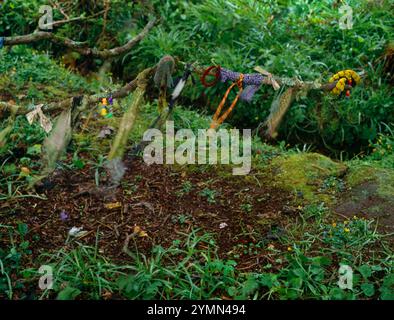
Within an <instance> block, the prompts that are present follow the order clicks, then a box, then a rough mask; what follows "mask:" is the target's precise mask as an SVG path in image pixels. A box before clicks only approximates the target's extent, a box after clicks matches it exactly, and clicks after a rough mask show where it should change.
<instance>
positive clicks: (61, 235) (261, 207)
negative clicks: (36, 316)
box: [0, 159, 296, 269]
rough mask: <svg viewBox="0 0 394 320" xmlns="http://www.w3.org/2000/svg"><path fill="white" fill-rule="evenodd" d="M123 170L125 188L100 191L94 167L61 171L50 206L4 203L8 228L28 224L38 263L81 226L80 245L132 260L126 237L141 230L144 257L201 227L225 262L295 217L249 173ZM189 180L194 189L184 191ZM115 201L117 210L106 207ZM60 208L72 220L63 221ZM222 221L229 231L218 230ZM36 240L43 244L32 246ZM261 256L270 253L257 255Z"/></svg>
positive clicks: (244, 260)
mask: <svg viewBox="0 0 394 320" xmlns="http://www.w3.org/2000/svg"><path fill="white" fill-rule="evenodd" d="M126 166H127V168H128V171H127V173H126V176H125V178H124V179H123V183H122V185H121V186H119V187H118V188H116V189H114V190H108V189H105V188H104V187H103V186H101V187H100V188H97V187H96V185H95V179H94V173H95V170H94V169H93V168H86V169H84V170H80V171H75V172H72V171H68V172H62V173H58V174H56V175H55V176H54V177H53V178H52V180H51V184H53V187H52V189H50V190H46V191H44V192H43V195H45V197H47V199H48V200H40V199H37V198H24V199H19V200H15V201H14V202H13V203H10V202H8V203H5V204H3V205H1V206H0V214H1V216H2V219H3V220H5V221H3V223H4V224H8V225H16V224H17V223H19V222H23V223H26V224H27V225H28V227H29V230H30V231H29V234H28V237H29V238H30V240H31V241H32V244H33V245H34V249H33V256H34V257H35V256H37V255H39V254H40V253H43V252H53V251H55V250H58V249H59V248H61V247H63V246H65V242H66V239H67V236H68V231H69V230H70V229H71V228H72V227H73V226H76V227H81V226H83V230H86V231H88V233H87V234H86V235H85V236H83V237H82V238H80V239H78V241H79V242H82V243H85V244H89V245H94V244H95V242H96V238H98V245H99V250H100V252H101V253H102V254H104V255H105V256H107V257H109V258H111V259H113V260H114V261H122V260H128V261H130V258H129V257H128V256H127V255H126V254H125V253H124V252H123V251H122V248H123V246H124V243H125V239H126V237H127V235H129V234H132V233H133V232H134V231H135V226H138V227H140V229H141V231H145V232H146V233H147V236H143V237H139V236H136V239H137V241H136V242H137V246H138V250H139V251H140V252H143V253H149V252H150V249H151V248H152V246H153V245H159V244H160V245H162V246H163V247H168V246H169V245H171V244H172V242H173V240H175V239H180V238H182V237H183V236H184V235H183V234H184V233H190V231H191V230H192V229H200V232H202V233H204V232H210V233H212V234H213V235H214V237H215V239H216V242H217V245H218V250H219V255H220V256H221V257H223V258H224V257H231V258H233V257H232V251H233V249H234V248H235V246H236V245H237V244H240V243H241V244H242V243H244V244H246V243H250V242H252V243H257V242H260V243H261V242H264V243H267V244H268V243H271V242H272V241H275V239H276V236H275V234H274V233H273V232H272V231H273V230H275V228H276V229H278V230H282V229H281V228H282V227H284V225H285V223H286V220H288V219H287V217H288V216H289V215H292V214H293V213H296V211H294V210H292V209H291V207H290V206H289V203H291V200H292V199H291V198H290V195H289V194H287V193H285V192H283V191H281V190H275V189H272V188H271V187H270V186H266V185H264V181H260V183H258V181H257V180H258V179H257V178H256V179H253V178H251V175H249V176H248V177H240V176H229V177H227V178H223V176H219V174H218V173H216V172H212V171H211V172H203V173H201V172H198V173H197V172H191V171H190V170H182V169H180V168H174V167H170V166H163V165H160V166H159V165H152V166H147V165H146V164H144V163H143V162H142V161H141V160H140V159H136V160H133V161H130V160H129V161H128V163H126ZM251 174H252V175H253V173H251ZM255 180H256V181H255ZM187 181H189V182H191V184H192V187H193V188H192V190H191V191H190V192H183V191H182V190H183V185H184V183H185V182H187ZM259 184H260V185H259ZM205 188H208V189H209V190H215V191H216V196H215V198H214V201H215V202H214V203H210V202H209V201H208V198H207V197H206V196H202V195H201V194H200V192H201V191H202V190H204V189H205ZM117 202H119V203H120V206H118V207H115V208H113V209H109V208H108V204H114V203H117ZM106 205H107V207H106ZM62 210H64V211H65V212H66V213H68V214H69V216H70V218H69V220H67V221H62V220H61V219H60V212H61V211H62ZM221 223H226V224H227V226H226V227H224V228H220V224H221ZM35 234H37V235H39V236H40V239H38V240H34V239H33V235H35ZM130 249H133V245H131V246H130ZM258 256H261V257H263V256H265V254H264V252H259V253H258ZM257 258H258V257H257ZM253 261H254V263H253ZM238 262H239V264H238V267H239V268H244V269H247V268H248V266H252V265H256V256H248V257H242V253H241V254H240V258H239V261H238Z"/></svg>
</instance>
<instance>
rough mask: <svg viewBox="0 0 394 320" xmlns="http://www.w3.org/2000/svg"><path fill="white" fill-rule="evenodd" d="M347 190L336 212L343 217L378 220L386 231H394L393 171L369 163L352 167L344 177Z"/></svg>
mask: <svg viewBox="0 0 394 320" xmlns="http://www.w3.org/2000/svg"><path fill="white" fill-rule="evenodd" d="M346 182H347V185H348V187H349V191H348V192H347V193H346V194H345V195H344V196H343V197H342V199H341V200H340V201H339V203H338V205H337V206H336V207H335V211H336V212H339V213H341V214H343V215H346V216H349V217H351V216H353V215H356V216H362V217H364V218H367V219H375V220H377V221H379V226H380V227H381V229H383V230H387V231H388V232H393V231H394V169H388V168H378V167H374V166H372V165H368V164H361V165H357V166H353V167H351V169H350V170H349V174H348V175H347V177H346Z"/></svg>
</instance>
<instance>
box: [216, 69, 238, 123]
mask: <svg viewBox="0 0 394 320" xmlns="http://www.w3.org/2000/svg"><path fill="white" fill-rule="evenodd" d="M243 81H244V75H243V74H242V73H241V74H240V76H239V79H238V80H237V81H235V82H233V83H232V84H231V86H230V87H229V88H228V89H227V91H226V93H225V94H224V96H223V99H222V101H220V103H219V106H218V108H217V109H216V112H215V114H214V116H213V118H212V122H211V126H210V128H211V129H216V128H217V127H219V126H220V125H221V124H222V123H223V122H224V120H226V118H227V117H228V116H229V114H230V113H231V111H233V109H234V107H235V105H236V104H237V102H238V100H239V97H240V95H241V93H242V91H243V86H242V84H243ZM235 86H237V87H238V89H239V90H238V93H237V96H236V97H235V99H234V101H233V102H232V103H231V106H230V107H229V108H228V109H227V110H226V111H225V112H224V113H223V114H222V115H221V116H220V117H219V115H220V113H221V111H222V109H223V106H224V104H225V103H226V100H227V98H228V95H229V94H230V92H231V90H232V89H233V88H234V87H235Z"/></svg>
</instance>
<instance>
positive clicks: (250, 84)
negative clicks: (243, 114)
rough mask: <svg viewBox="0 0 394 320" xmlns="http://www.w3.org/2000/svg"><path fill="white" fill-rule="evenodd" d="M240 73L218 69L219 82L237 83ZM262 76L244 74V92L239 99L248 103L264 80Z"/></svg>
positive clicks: (258, 74)
mask: <svg viewBox="0 0 394 320" xmlns="http://www.w3.org/2000/svg"><path fill="white" fill-rule="evenodd" d="M240 75H241V73H239V72H235V71H231V70H227V69H223V68H221V69H220V81H221V82H226V81H227V80H230V81H232V82H234V81H237V80H238V79H239V77H240ZM264 78H265V77H264V76H263V75H262V74H260V73H246V74H244V80H243V83H244V84H245V85H246V87H245V88H244V90H243V91H242V93H241V96H240V99H241V100H243V101H246V102H250V101H252V99H253V96H254V94H255V93H256V91H257V90H259V89H260V87H261V84H262V82H263V80H264Z"/></svg>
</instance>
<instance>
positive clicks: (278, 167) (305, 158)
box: [272, 153, 347, 203]
mask: <svg viewBox="0 0 394 320" xmlns="http://www.w3.org/2000/svg"><path fill="white" fill-rule="evenodd" d="M272 169H273V172H274V184H275V186H277V187H280V188H283V189H286V190H290V191H293V192H294V193H295V194H296V195H299V196H300V197H302V198H304V199H306V200H308V201H309V202H321V201H324V202H326V203H330V202H332V201H333V200H334V199H333V197H332V195H330V194H327V193H325V192H324V190H322V186H323V185H324V182H325V181H326V179H328V178H330V177H341V176H343V175H344V174H345V172H346V170H347V166H346V165H344V164H343V163H339V162H335V161H333V160H331V159H330V158H328V157H325V156H323V155H321V154H317V153H297V154H291V155H285V156H280V157H277V158H275V159H274V160H273V161H272Z"/></svg>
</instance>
